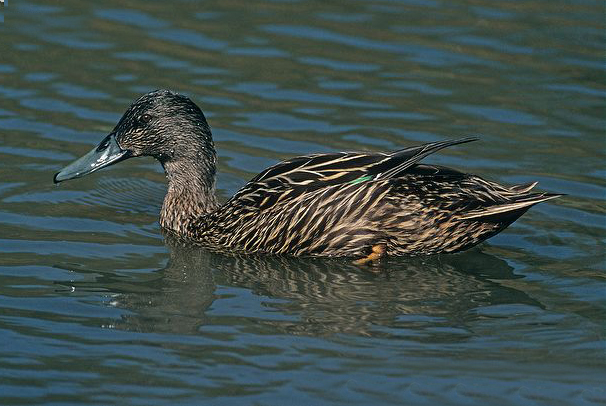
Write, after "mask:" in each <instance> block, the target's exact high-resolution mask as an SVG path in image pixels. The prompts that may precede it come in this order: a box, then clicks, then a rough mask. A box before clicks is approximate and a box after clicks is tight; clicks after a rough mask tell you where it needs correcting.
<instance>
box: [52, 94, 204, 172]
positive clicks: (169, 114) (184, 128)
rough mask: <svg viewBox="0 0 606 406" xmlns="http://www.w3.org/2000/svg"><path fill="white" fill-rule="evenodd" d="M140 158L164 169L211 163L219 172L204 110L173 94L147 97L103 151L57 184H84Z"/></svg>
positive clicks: (109, 138)
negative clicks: (181, 164) (177, 163)
mask: <svg viewBox="0 0 606 406" xmlns="http://www.w3.org/2000/svg"><path fill="white" fill-rule="evenodd" d="M136 156H153V157H154V158H156V159H158V160H159V161H160V162H161V163H162V164H163V165H166V164H168V163H169V162H175V161H183V160H185V161H188V160H190V161H192V162H198V163H199V162H200V161H206V162H207V163H208V164H210V165H209V166H212V167H213V168H214V161H215V150H214V146H213V142H212V136H211V131H210V127H209V126H208V124H207V122H206V118H205V117H204V114H203V113H202V111H201V110H200V108H199V107H198V106H196V104H195V103H194V102H192V101H191V100H190V99H189V98H187V97H186V96H183V95H180V94H177V93H174V92H171V91H169V90H156V91H153V92H150V93H147V94H145V95H143V96H141V97H140V98H139V99H138V100H136V101H135V102H134V103H133V104H132V105H131V106H130V107H129V108H128V110H126V112H125V113H124V115H123V116H122V118H121V119H120V121H119V122H118V124H117V125H116V127H115V128H114V129H113V130H112V132H110V133H109V135H107V136H106V137H105V138H104V139H103V140H102V141H101V143H99V145H98V146H97V147H95V148H94V149H93V150H92V151H90V152H89V153H87V154H86V155H84V156H82V157H81V158H79V159H77V160H76V161H74V162H72V163H71V164H69V165H68V166H66V167H65V168H63V169H62V170H61V171H60V172H58V173H57V174H55V177H54V181H55V183H59V182H62V181H64V180H69V179H74V178H79V177H82V176H85V175H88V174H89V173H92V172H96V171H97V170H99V169H101V168H104V167H106V166H109V165H113V164H115V163H117V162H120V161H123V160H125V159H128V158H132V157H136ZM213 175H214V174H213Z"/></svg>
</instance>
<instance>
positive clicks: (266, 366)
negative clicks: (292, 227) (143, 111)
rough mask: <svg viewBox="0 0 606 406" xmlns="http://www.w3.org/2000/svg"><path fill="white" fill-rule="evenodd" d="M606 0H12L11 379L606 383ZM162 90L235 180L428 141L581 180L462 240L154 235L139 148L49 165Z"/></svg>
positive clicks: (3, 210) (116, 397)
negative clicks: (380, 242) (438, 250)
mask: <svg viewBox="0 0 606 406" xmlns="http://www.w3.org/2000/svg"><path fill="white" fill-rule="evenodd" d="M604 11H605V10H604V5H603V3H602V2H599V1H591V0H578V1H572V0H569V1H559V2H554V1H551V0H543V1H541V0H528V1H516V2H494V1H489V0H475V1H472V0H469V1H464V0H461V1H440V0H435V1H432V0H427V1H418V0H414V1H410V0H408V1H405V0H402V1H388V0H384V1H381V0H377V1H355V2H352V1H347V2H345V1H343V2H340V1H334V2H320V1H313V0H301V1H257V0H253V1H238V0H234V1H230V2H225V1H205V2H200V3H198V2H192V1H185V0H182V1H173V2H158V1H154V2H150V1H143V0H134V1H130V2H127V3H124V2H120V1H117V0H106V1H103V2H83V1H76V0H65V1H63V2H60V3H58V2H56V1H50V0H48V1H43V0H38V1H35V2H32V1H26V0H20V1H14V2H13V1H11V2H9V4H6V5H5V6H4V8H2V12H3V18H4V23H2V24H1V25H0V35H1V36H2V38H1V45H0V341H1V342H2V344H3V345H2V346H1V348H0V403H1V404H6V405H27V404H35V405H51V404H52V405H72V404H73V405H76V404H77V405H82V404H86V405H111V404H117V405H124V404H132V405H166V404H213V405H223V404H229V405H231V404H255V405H275V404H289V405H345V404H347V405H369V404H381V405H389V404H393V405H401V404H407V405H436V404H440V405H486V404H490V405H550V406H552V405H603V404H604V403H606V392H605V389H604V383H605V382H604V380H605V378H604V377H605V376H606V368H605V366H606V362H605V361H606V360H605V354H606V352H605V346H604V320H605V317H604V316H605V308H604V294H605V287H606V286H605V284H604V251H603V247H604V245H603V244H604V228H605V227H606V224H605V221H604V211H605V209H604V204H603V199H604V195H605V190H606V184H605V183H606V182H605V180H604V175H605V174H606V170H605V169H604V151H605V148H604V147H605V145H604V129H605V128H606V127H605V120H604V106H605V100H604V99H605V96H606V86H604V83H605V82H604V76H605V75H604V56H603V49H604V45H603V44H604V28H605V27H604V18H603V16H604ZM155 88H170V89H173V90H177V91H180V92H183V93H186V94H188V95H189V96H191V97H192V98H193V99H194V100H195V101H196V102H197V103H199V105H200V106H201V107H202V109H203V110H204V111H205V113H206V114H207V117H208V119H209V122H210V123H211V125H212V127H213V130H214V136H215V139H216V145H217V149H218V154H219V157H220V158H219V173H218V185H219V188H220V190H219V192H220V195H221V198H222V199H226V198H228V197H229V196H230V195H231V194H233V193H234V192H235V191H237V190H238V189H239V188H240V187H241V186H242V185H243V184H244V183H245V182H246V181H247V180H248V179H250V178H251V177H252V176H254V175H255V174H256V173H258V172H259V171H261V170H262V169H264V168H265V167H266V166H268V165H271V164H273V163H275V162H276V161H278V160H280V159H284V158H287V157H291V156H295V155H299V154H306V153H310V152H328V151H337V150H385V149H391V148H397V147H403V146H408V145H414V144H417V143H421V142H428V141H435V140H442V139H446V138H456V137H462V136H468V135H478V136H480V138H481V141H480V142H476V143H473V144H466V145H462V146H459V147H455V148H452V149H449V150H446V151H443V152H441V153H440V154H439V155H435V156H432V157H430V158H429V159H428V162H433V163H438V164H443V165H449V166H453V167H455V168H459V169H463V170H466V171H469V172H473V173H477V174H481V175H482V176H484V177H486V178H489V179H493V180H498V181H501V182H504V183H523V182H530V181H534V180H538V181H539V182H540V185H539V187H540V188H541V190H545V191H549V192H557V193H567V194H568V196H566V197H565V198H561V199H557V200H555V201H552V202H549V203H545V204H541V205H539V206H537V207H535V208H533V209H532V210H530V211H529V212H528V213H527V214H526V215H524V217H522V218H521V219H520V220H519V221H517V222H516V223H515V224H514V225H513V226H512V227H510V228H509V229H508V230H506V231H505V232H503V233H502V234H500V235H498V236H497V237H495V238H493V239H491V240H490V242H489V243H487V244H483V245H481V246H480V247H477V248H475V249H473V250H471V251H468V252H465V253H462V254H457V255H445V256H439V257H430V258H413V259H410V258H400V259H395V258H392V259H390V260H388V261H387V262H386V263H385V264H384V266H383V267H382V268H381V269H380V272H377V273H371V272H368V271H366V270H364V269H360V268H358V267H355V266H353V265H351V264H350V263H349V262H347V261H342V260H317V259H314V260H311V259H289V258H263V257H254V256H253V257H231V256H222V255H217V254H211V253H208V252H204V251H190V250H186V249H184V248H180V247H179V246H177V245H174V244H171V243H170V242H169V241H164V239H163V237H162V234H161V232H160V230H159V227H158V223H157V217H158V212H159V208H160V205H161V201H162V197H163V194H164V190H165V180H164V175H163V174H162V172H161V168H160V167H159V165H158V164H157V163H155V162H154V161H153V160H151V159H145V158H140V159H136V160H130V161H127V162H124V163H121V164H119V165H117V166H115V167H112V168H110V169H107V170H104V171H102V172H100V173H97V174H94V175H90V176H88V177H86V178H82V179H78V180H75V181H71V182H67V183H65V184H62V185H60V186H59V187H56V186H54V185H53V184H52V176H53V174H54V173H55V172H56V171H57V170H59V169H60V168H61V167H63V166H64V165H65V164H67V163H69V162H71V160H73V159H75V158H76V157H78V156H80V155H82V154H83V153H84V152H86V151H88V150H89V149H90V148H91V147H92V146H93V145H95V144H96V143H97V142H99V141H100V140H101V139H102V137H103V136H104V135H105V134H106V133H107V132H108V131H110V130H111V129H112V127H113V125H114V124H115V122H116V121H117V119H118V118H119V117H120V115H121V114H122V112H123V111H124V109H125V108H126V107H127V105H128V104H129V103H130V102H131V101H132V100H134V99H135V98H136V97H138V96H139V95H140V94H142V93H144V92H147V91H149V90H152V89H155Z"/></svg>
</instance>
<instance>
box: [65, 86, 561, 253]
mask: <svg viewBox="0 0 606 406" xmlns="http://www.w3.org/2000/svg"><path fill="white" fill-rule="evenodd" d="M473 140H475V138H466V139H461V140H454V141H443V142H434V143H429V144H425V145H421V146H415V147H410V148H406V149H402V150H399V151H395V152H390V153H361V152H339V153H331V154H317V155H308V156H302V157H296V158H292V159H289V160H287V161H284V162H280V163H278V164H276V165H274V166H272V167H270V168H268V169H266V170H265V171H263V172H262V173H260V174H259V175H257V176H256V177H255V178H253V179H252V180H251V181H250V182H248V183H247V184H246V185H245V186H244V187H243V188H242V189H241V190H240V191H238V192H237V193H236V194H235V195H234V196H233V197H232V198H231V199H230V200H229V201H227V202H226V203H225V204H223V205H219V204H218V203H217V199H216V197H215V184H214V182H215V181H214V177H215V165H216V155H215V150H214V146H213V142H212V136H211V132H210V128H209V127H208V125H207V123H206V120H205V118H204V115H203V114H202V111H200V109H199V108H198V107H197V106H196V105H195V104H194V103H193V102H192V101H191V100H189V99H188V98H187V97H185V96H182V95H178V94H175V93H172V92H170V91H166V90H159V91H155V92H152V93H149V94H146V95H144V96H142V97H141V98H140V99H138V100H137V101H136V102H135V103H133V105H132V106H131V107H130V108H129V109H128V110H127V112H126V113H125V114H124V116H123V117H122V119H121V120H120V122H119V123H118V125H117V126H116V128H115V129H114V131H113V132H112V133H111V134H110V135H108V137H106V138H105V139H104V140H103V142H102V143H101V144H100V145H99V147H97V148H96V149H95V150H93V151H91V152H90V153H89V154H87V155H86V156H84V157H83V158H80V159H79V160H78V161H76V162H74V163H73V164H71V165H69V166H68V167H66V168H64V169H63V170H62V171H61V172H59V173H58V174H57V175H55V182H60V181H63V180H67V179H71V178H74V177H79V176H84V175H86V174H87V173H90V172H94V171H96V170H97V169H100V168H102V167H104V166H107V165H111V164H113V163H115V162H118V161H120V160H123V159H126V158H129V157H131V156H140V155H151V156H154V157H155V158H157V159H158V160H159V161H160V163H161V164H162V165H163V167H164V170H165V172H166V175H167V178H168V192H167V195H166V198H165V201H164V204H163V206H162V211H161V214H160V224H161V225H162V227H164V228H165V229H167V230H170V231H171V232H174V233H176V234H178V235H180V236H182V237H183V238H186V239H188V240H190V241H193V242H195V243H197V244H200V245H203V246H206V247H209V248H212V249H215V250H225V251H227V250H229V251H238V252H244V253H271V254H289V255H296V256H350V257H358V258H367V259H369V260H370V259H377V258H378V257H380V256H382V255H409V254H434V253H441V252H456V251H460V250H464V249H467V248H470V247H472V246H474V245H476V244H478V243H480V242H482V241H484V240H485V239H487V238H489V237H491V236H493V235H495V234H497V233H498V232H500V231H502V230H503V229H505V228H506V227H507V226H508V225H509V224H511V223H512V222H513V221H515V220H516V219H517V218H518V217H519V216H521V215H522V214H523V213H524V212H525V211H526V210H528V209H529V208H530V207H531V206H533V205H535V204H537V203H540V202H543V201H546V200H549V199H553V198H555V197H558V196H561V195H557V194H547V193H531V192H530V189H532V187H533V186H535V184H536V183H533V184H528V185H517V186H512V187H505V186H501V185H499V184H497V183H494V182H490V181H487V180H484V179H482V178H480V177H478V176H475V175H470V174H466V173H462V172H459V171H456V170H453V169H449V168H445V167H441V166H435V165H425V164H420V163H419V162H420V161H421V160H422V159H423V158H425V157H426V156H427V155H430V154H432V153H434V152H436V151H438V150H440V149H442V148H445V147H448V146H452V145H456V144H462V143H465V142H470V141H473ZM362 262H365V261H362Z"/></svg>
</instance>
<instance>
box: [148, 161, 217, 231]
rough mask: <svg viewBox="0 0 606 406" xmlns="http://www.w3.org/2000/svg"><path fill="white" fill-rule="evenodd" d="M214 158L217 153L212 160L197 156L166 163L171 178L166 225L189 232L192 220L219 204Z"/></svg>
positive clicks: (164, 212)
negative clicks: (188, 228) (197, 157)
mask: <svg viewBox="0 0 606 406" xmlns="http://www.w3.org/2000/svg"><path fill="white" fill-rule="evenodd" d="M214 160H215V158H214V156H213V159H212V160H210V162H208V161H207V160H199V159H194V160H176V161H175V160H171V161H167V162H163V163H162V166H163V167H164V171H165V173H166V177H167V179H168V191H167V193H166V197H165V198H164V204H163V205H162V211H161V213H160V225H161V226H162V227H164V228H167V229H170V230H173V231H176V232H177V233H180V234H185V233H187V227H188V225H190V224H191V223H192V221H194V220H196V219H199V218H200V217H202V216H204V215H205V214H208V213H210V212H212V211H214V210H215V209H216V208H217V207H218V206H219V203H218V202H217V197H216V195H215V162H214Z"/></svg>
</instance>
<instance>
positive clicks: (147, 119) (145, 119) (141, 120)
mask: <svg viewBox="0 0 606 406" xmlns="http://www.w3.org/2000/svg"><path fill="white" fill-rule="evenodd" d="M151 119H152V116H150V115H149V114H143V115H142V116H140V117H139V120H138V121H139V123H141V124H147V123H149V122H150V121H151Z"/></svg>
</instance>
